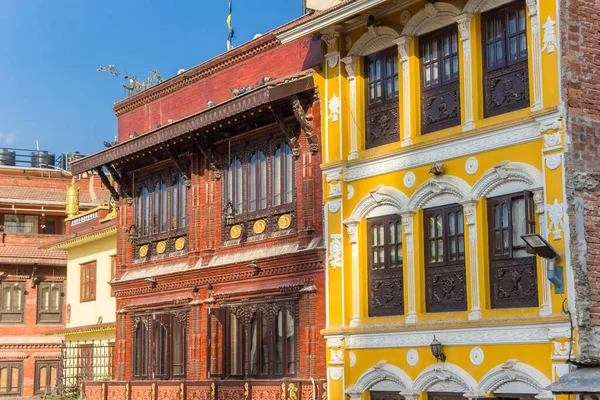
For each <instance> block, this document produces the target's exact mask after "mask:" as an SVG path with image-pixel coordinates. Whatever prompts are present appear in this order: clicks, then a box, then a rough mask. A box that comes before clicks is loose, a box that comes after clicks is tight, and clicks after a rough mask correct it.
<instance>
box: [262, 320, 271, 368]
mask: <svg viewBox="0 0 600 400" xmlns="http://www.w3.org/2000/svg"><path fill="white" fill-rule="evenodd" d="M261 328H262V331H261V347H262V349H261V351H262V359H261V366H262V367H261V373H262V374H268V373H269V358H270V357H271V355H270V354H269V318H268V317H267V315H266V314H262V320H261Z"/></svg>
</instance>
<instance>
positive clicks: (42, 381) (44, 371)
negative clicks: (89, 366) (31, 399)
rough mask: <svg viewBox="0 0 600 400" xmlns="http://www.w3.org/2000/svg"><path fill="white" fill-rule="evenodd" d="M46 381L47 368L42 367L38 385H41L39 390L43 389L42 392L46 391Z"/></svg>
mask: <svg viewBox="0 0 600 400" xmlns="http://www.w3.org/2000/svg"><path fill="white" fill-rule="evenodd" d="M46 379H48V376H47V367H40V369H39V376H38V385H39V387H38V388H39V389H41V390H45V389H46Z"/></svg>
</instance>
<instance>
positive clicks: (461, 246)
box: [458, 236, 465, 260]
mask: <svg viewBox="0 0 600 400" xmlns="http://www.w3.org/2000/svg"><path fill="white" fill-rule="evenodd" d="M464 258H465V238H464V236H459V237H458V259H459V260H462V259H464Z"/></svg>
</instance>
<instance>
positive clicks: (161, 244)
mask: <svg viewBox="0 0 600 400" xmlns="http://www.w3.org/2000/svg"><path fill="white" fill-rule="evenodd" d="M166 249H167V244H166V243H165V242H164V241H162V242H158V243H157V244H156V252H157V253H158V254H162V253H164V252H165V250H166Z"/></svg>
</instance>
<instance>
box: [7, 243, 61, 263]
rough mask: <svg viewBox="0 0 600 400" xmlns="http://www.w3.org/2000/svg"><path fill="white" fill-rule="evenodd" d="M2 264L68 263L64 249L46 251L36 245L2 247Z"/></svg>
mask: <svg viewBox="0 0 600 400" xmlns="http://www.w3.org/2000/svg"><path fill="white" fill-rule="evenodd" d="M0 264H27V265H36V264H37V265H60V266H63V265H65V266H66V265H67V252H66V251H64V250H51V251H46V250H42V249H39V248H37V247H35V246H15V245H11V246H5V247H0Z"/></svg>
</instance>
